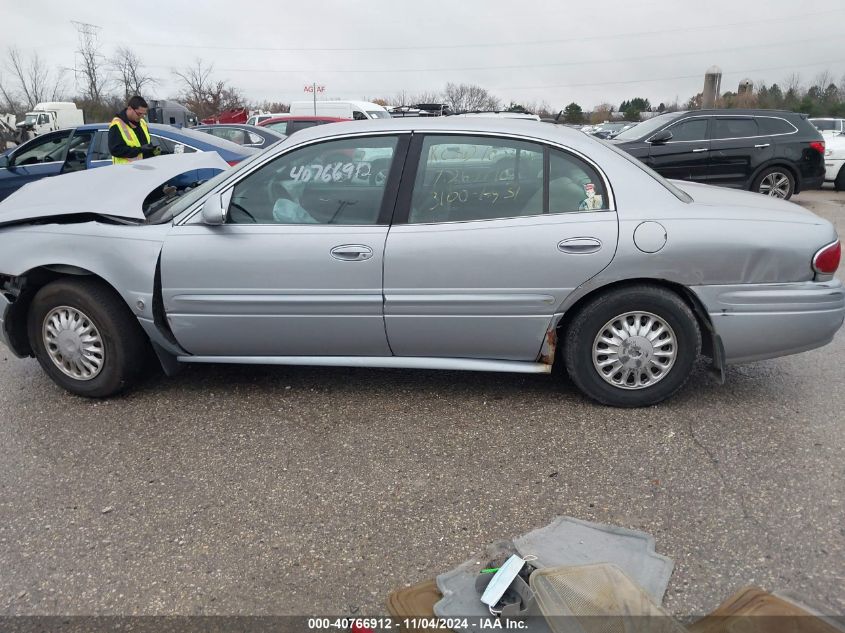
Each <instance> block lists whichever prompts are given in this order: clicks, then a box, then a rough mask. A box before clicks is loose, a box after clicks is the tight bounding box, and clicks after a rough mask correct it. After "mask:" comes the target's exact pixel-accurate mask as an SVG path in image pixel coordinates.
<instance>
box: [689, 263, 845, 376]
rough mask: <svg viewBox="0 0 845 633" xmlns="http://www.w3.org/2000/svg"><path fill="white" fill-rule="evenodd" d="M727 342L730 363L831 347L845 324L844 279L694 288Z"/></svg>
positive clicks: (723, 342)
mask: <svg viewBox="0 0 845 633" xmlns="http://www.w3.org/2000/svg"><path fill="white" fill-rule="evenodd" d="M691 290H692V291H693V292H695V294H696V295H697V296H698V298H699V299H700V300H701V302H702V303H703V304H704V307H705V309H706V310H707V313H708V314H709V315H710V320H711V321H712V323H713V327H714V329H715V331H716V334H718V336H719V338H720V339H721V340H722V345H723V346H724V350H725V362H726V363H727V364H736V363H747V362H751V361H757V360H763V359H766V358H776V357H778V356H786V355H788V354H797V353H799V352H804V351H807V350H810V349H814V348H816V347H821V346H822V345H826V344H827V343H829V342H830V341H831V340H832V339H833V337H834V335H835V334H836V332H837V331H838V330H839V328H840V327H842V323H843V321H845V287H843V285H842V282H841V281H839V280H838V279H834V280H832V281H824V282H815V281H805V282H796V283H786V284H742V285H731V286H693V287H692V288H691Z"/></svg>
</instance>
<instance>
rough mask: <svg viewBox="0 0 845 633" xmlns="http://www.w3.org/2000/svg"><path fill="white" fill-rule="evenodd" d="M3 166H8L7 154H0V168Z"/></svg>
mask: <svg viewBox="0 0 845 633" xmlns="http://www.w3.org/2000/svg"><path fill="white" fill-rule="evenodd" d="M3 167H9V157H8V156H0V169H2V168H3Z"/></svg>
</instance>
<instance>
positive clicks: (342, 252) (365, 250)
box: [330, 244, 373, 262]
mask: <svg viewBox="0 0 845 633" xmlns="http://www.w3.org/2000/svg"><path fill="white" fill-rule="evenodd" d="M330 253H331V256H332V257H334V258H335V259H339V260H340V261H342V262H362V261H364V260H367V259H370V258H371V257H372V256H373V249H371V248H370V247H369V246H364V245H363V244H343V245H341V246H335V247H334V248H333V249H332V250H331V251H330Z"/></svg>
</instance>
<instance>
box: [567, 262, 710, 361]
mask: <svg viewBox="0 0 845 633" xmlns="http://www.w3.org/2000/svg"><path fill="white" fill-rule="evenodd" d="M631 286H653V287H655V288H662V289H664V290H668V291H670V292H672V293H674V294H675V295H677V296H678V297H680V298H681V300H682V301H683V302H684V303H686V304H687V306H688V307H689V308H690V310H692V313H693V314H694V315H695V318H696V321H697V322H698V327H699V329H700V330H701V353H702V354H703V355H704V356H707V357H709V358H712V359H713V361H714V363H715V364H716V366H717V368H719V369H720V370H721V367H722V365H723V361H722V358H723V357H724V354H723V353H722V352H721V342H720V341H719V337H718V335H717V334H716V331H715V329H714V327H713V323H712V321H711V320H710V316H709V315H708V313H707V310H706V309H705V307H704V305H703V304H702V303H701V300H700V299H699V298H698V297H697V296H696V295H695V293H694V292H692V291H691V290H690V289H689V288H687V287H686V286H684V285H683V284H679V283H677V282H673V281H669V280H667V279H655V278H648V277H639V278H633V279H623V280H619V281H614V282H611V283H608V284H605V285H602V286H599V287H597V288H594V289H592V290H590V291H589V292H587V293H585V294H584V295H583V296H581V297H579V298H578V299H577V300H576V301H575V302H574V303H573V304H572V305H570V306H569V307H568V308H567V309H566V311H565V312H564V313H563V316H562V317H561V318H560V320H559V321H558V322H557V324H556V325H555V333H556V335H557V337H556V338H557V341H558V342H559V346H558V353H560V352H561V351H562V348H563V345H565V341H566V336H565V333H566V331H567V329H568V328H569V324H570V323H571V322H572V320H573V319H574V318H575V317H576V316H577V315H578V313H579V312H580V311H581V310H582V309H583V308H584V306H585V305H587V303H589V302H590V301H592V300H593V299H595V298H596V297H599V296H602V295H605V294H608V293H611V292H615V291H618V290H621V289H624V288H628V287H631Z"/></svg>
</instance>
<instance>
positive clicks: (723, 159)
mask: <svg viewBox="0 0 845 633" xmlns="http://www.w3.org/2000/svg"><path fill="white" fill-rule="evenodd" d="M610 142H612V143H614V144H616V145H617V146H618V147H619V148H620V149H624V150H625V151H626V152H628V153H629V154H631V155H633V156H636V157H637V158H639V159H640V160H641V161H643V162H644V163H646V164H647V165H648V166H649V167H651V168H652V169H654V170H656V171H658V172H660V174H662V175H663V176H665V177H666V178H674V179H676V180H693V181H695V182H702V183H705V184H711V185H722V186H724V187H735V188H737V189H748V190H751V191H758V192H760V193H763V194H767V195H770V196H776V197H778V198H784V199H788V198H789V197H790V196H792V194H793V193H798V192H799V191H801V190H802V189H818V188H820V187H821V186H822V184H823V183H824V170H825V167H824V141H823V140H822V135H821V133H820V132H819V131H818V130H817V129H816V128H815V127H813V125H812V124H811V123H810V122H809V120H808V119H807V115H805V114H796V113H795V112H787V111H783V110H695V111H690V112H671V113H667V114H661V115H659V116H656V117H654V118H652V119H648V120H647V121H644V122H643V123H640V124H639V125H636V126H634V127H632V128H631V129H629V130H625V131H624V132H622V133H621V134H619V135H618V136H616V137H615V138H614V139H613V140H612V141H610Z"/></svg>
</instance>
